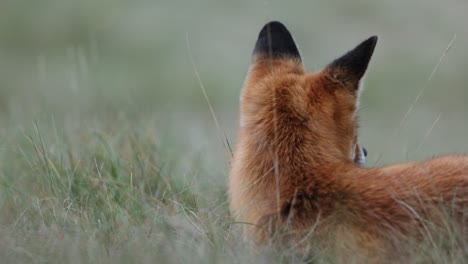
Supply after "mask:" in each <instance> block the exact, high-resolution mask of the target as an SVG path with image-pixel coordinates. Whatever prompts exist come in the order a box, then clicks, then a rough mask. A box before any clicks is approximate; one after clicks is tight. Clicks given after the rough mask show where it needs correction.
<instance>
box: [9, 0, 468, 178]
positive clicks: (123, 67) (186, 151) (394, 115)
mask: <svg viewBox="0 0 468 264" xmlns="http://www.w3.org/2000/svg"><path fill="white" fill-rule="evenodd" d="M467 14H468V2H466V1H462V0H447V1H443V2H442V1H436V0H424V1H423V0H414V1H406V0H393V1H346V2H344V1H341V2H337V1H294V2H289V1H273V0H271V1H264V0H262V1H252V0H248V1H247V0H239V1H214V0H199V1H180V0H175V1H162V0H155V1H154V0H153V1H149V0H137V1H123V0H112V1H111V0H82V1H72V0H42V1H23V0H2V1H1V2H0V131H1V134H2V136H3V138H4V139H6V140H7V141H8V139H9V138H13V137H15V135H16V134H18V133H20V131H22V129H23V128H29V127H32V126H33V125H32V124H33V123H34V122H37V123H38V124H39V126H41V127H43V129H44V131H45V132H44V133H49V132H50V131H52V130H50V131H49V132H48V130H47V127H50V126H52V125H53V126H57V127H59V128H60V129H59V130H63V131H65V132H67V131H71V132H70V133H71V134H69V135H75V134H73V131H83V130H86V131H94V130H100V131H105V132H106V133H108V134H112V133H114V132H115V133H116V131H123V130H124V129H129V128H130V129H131V128H132V127H144V128H146V130H145V129H143V130H145V131H146V132H145V133H148V134H150V135H154V137H157V138H158V144H159V145H160V147H161V148H164V149H165V150H164V153H165V155H164V159H166V160H167V162H170V163H174V164H177V165H176V167H177V168H179V169H180V170H181V171H182V172H183V171H184V170H193V168H194V160H196V159H197V158H196V157H200V159H202V158H203V159H204V160H206V162H207V163H206V166H207V167H208V168H210V169H212V172H211V173H212V174H213V175H218V183H219V184H220V185H222V184H224V182H225V179H226V177H227V171H228V162H227V160H226V156H225V155H224V149H223V144H222V140H221V138H222V135H221V136H220V134H222V132H220V131H219V130H218V129H217V127H216V125H215V122H214V120H213V118H212V115H211V113H210V110H209V106H208V104H207V102H206V100H205V98H204V96H203V92H202V89H201V84H200V82H199V81H198V79H197V76H196V72H198V73H199V76H200V79H201V83H202V85H203V86H204V88H205V89H206V93H207V95H208V97H209V100H210V102H211V104H212V106H213V108H214V110H215V112H216V115H217V118H218V119H219V122H220V124H221V126H222V127H223V128H224V129H225V130H226V134H227V138H228V139H229V141H230V142H231V145H234V144H235V139H236V131H237V127H238V99H239V93H240V89H241V86H242V83H243V79H244V77H245V74H246V71H247V68H248V66H249V62H250V55H251V51H252V49H253V45H254V43H255V40H256V37H257V34H258V32H259V30H260V29H261V27H262V26H263V24H264V23H266V22H268V21H270V20H280V21H282V22H283V23H285V24H286V25H287V26H288V28H289V29H290V31H291V32H292V33H293V35H294V37H295V39H296V41H297V44H298V46H299V48H300V50H301V52H302V55H303V59H304V63H305V65H306V68H307V69H308V70H312V71H313V70H320V69H321V68H322V67H323V66H325V65H326V64H327V63H329V62H330V61H332V60H333V59H334V58H336V57H338V56H340V55H341V54H343V53H344V52H346V51H347V50H349V49H351V48H353V47H354V46H355V45H357V44H358V43H359V42H360V41H362V40H364V39H365V38H367V37H369V36H371V35H374V34H375V35H378V36H379V37H380V39H379V43H378V46H377V49H376V53H375V55H374V57H373V61H372V63H371V66H370V69H369V71H368V74H367V77H366V81H365V90H364V92H363V94H362V97H361V105H360V108H361V109H360V120H361V126H360V141H361V143H362V144H363V145H365V146H366V147H367V149H368V150H369V157H368V162H367V166H370V167H371V166H374V165H376V164H377V165H383V164H388V163H391V162H396V161H405V160H419V159H423V158H430V157H432V156H436V155H441V154H444V153H451V152H455V153H463V152H465V153H466V152H468V137H467V135H468V122H467V121H468V120H467V114H468V109H467V107H466V105H467V102H468V84H467V83H468V74H467V70H466V69H467V68H468V27H467V25H468V15H467ZM455 35H456V38H455V39H454V36H455ZM453 39H454V41H453V45H451V49H450V50H449V51H448V52H447V53H446V54H444V52H445V51H446V50H447V48H448V46H449V43H450V42H451V41H452V40H453ZM191 57H192V58H193V63H192V59H191ZM441 58H442V61H441V63H440V65H439V67H438V68H437V70H436V72H435V73H434V74H433V76H432V78H431V79H430V80H429V77H430V76H431V73H432V72H433V70H434V68H435V67H436V65H438V64H439V61H440V59H441ZM418 94H419V96H418ZM415 102H416V103H415ZM221 130H222V129H221ZM50 133H52V132H50ZM194 157H195V158H194ZM219 175H224V177H219ZM213 177H214V178H216V176H213Z"/></svg>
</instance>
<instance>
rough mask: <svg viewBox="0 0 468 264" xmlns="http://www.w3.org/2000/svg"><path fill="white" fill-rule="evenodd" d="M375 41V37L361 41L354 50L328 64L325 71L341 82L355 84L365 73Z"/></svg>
mask: <svg viewBox="0 0 468 264" xmlns="http://www.w3.org/2000/svg"><path fill="white" fill-rule="evenodd" d="M377 39H378V37H377V36H372V37H370V38H369V39H367V40H365V41H363V42H362V43H361V44H359V45H358V46H357V47H356V48H354V49H353V50H351V51H349V52H347V53H346V54H345V55H343V56H341V57H340V58H338V59H336V60H334V61H333V62H332V63H330V64H329V65H328V66H327V68H326V70H328V71H330V72H331V73H332V74H333V77H334V78H336V79H338V80H339V81H341V82H355V83H356V84H357V83H358V82H359V80H360V79H361V78H362V76H364V73H366V70H367V66H368V65H369V61H370V59H371V57H372V54H373V53H374V49H375V45H376V44H377ZM356 89H357V86H356Z"/></svg>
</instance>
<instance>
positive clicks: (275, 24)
mask: <svg viewBox="0 0 468 264" xmlns="http://www.w3.org/2000/svg"><path fill="white" fill-rule="evenodd" d="M267 30H271V31H275V32H288V33H289V31H288V29H287V28H286V26H285V25H284V24H283V23H281V22H279V21H270V22H268V23H266V24H265V26H263V28H262V30H261V31H260V32H266V31H267ZM260 34H261V33H260Z"/></svg>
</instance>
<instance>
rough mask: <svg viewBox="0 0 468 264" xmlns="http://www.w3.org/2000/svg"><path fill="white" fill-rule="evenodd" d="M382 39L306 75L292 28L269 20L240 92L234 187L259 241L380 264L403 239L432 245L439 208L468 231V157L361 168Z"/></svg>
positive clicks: (238, 211) (239, 216)
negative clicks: (360, 119) (364, 115)
mask: <svg viewBox="0 0 468 264" xmlns="http://www.w3.org/2000/svg"><path fill="white" fill-rule="evenodd" d="M376 43H377V37H371V38H370V39H368V40H366V41H364V42H363V43H361V44H360V45H359V46H357V47H356V48H355V49H354V50H351V51H349V52H348V53H347V54H345V55H344V56H342V57H340V58H338V59H336V60H335V61H333V62H332V63H330V64H329V65H328V66H326V67H325V68H324V69H323V70H321V71H319V72H306V71H305V70H304V67H303V65H302V62H301V58H300V55H299V52H298V49H297V47H296V46H295V43H294V41H293V39H292V37H291V35H290V33H289V31H288V30H287V29H286V27H284V25H282V24H281V23H279V22H270V23H268V24H267V25H265V27H264V28H263V29H262V31H261V32H260V35H259V38H258V40H257V45H256V47H255V50H254V54H253V58H252V64H251V66H250V69H249V71H248V74H247V77H246V80H245V83H244V87H243V89H242V93H241V101H240V128H239V132H238V139H237V145H236V149H235V152H234V159H233V163H232V170H231V173H230V179H229V190H228V194H229V199H230V210H231V212H232V214H233V215H234V217H235V218H236V220H237V221H239V222H243V223H245V225H244V226H245V228H244V232H245V234H246V235H247V236H248V237H250V238H252V239H253V240H254V241H256V242H257V243H258V244H260V245H264V244H271V243H274V244H282V245H284V244H288V245H293V246H294V247H296V248H298V250H299V251H301V250H305V249H307V248H308V246H307V244H308V243H310V242H311V241H313V242H314V243H315V244H316V245H319V248H320V249H325V248H328V249H333V250H336V251H337V252H340V254H341V255H343V256H358V257H363V258H365V259H367V260H370V259H374V260H378V259H380V260H382V258H381V257H382V256H387V257H388V256H392V255H395V254H396V253H395V249H396V248H398V243H399V242H401V241H402V239H403V240H404V239H406V238H411V239H415V241H418V240H422V239H424V238H425V235H426V233H425V231H427V230H426V225H427V222H426V220H430V221H433V222H435V223H441V224H442V223H443V222H444V220H443V219H445V218H444V212H442V210H440V208H441V207H443V208H447V209H448V210H446V211H448V214H449V215H450V216H453V219H455V222H456V223H457V226H459V227H460V228H461V229H460V230H462V231H461V232H462V233H463V232H466V227H467V225H466V224H467V223H466V220H465V218H466V208H467V206H468V157H467V156H456V155H454V156H445V157H440V158H434V159H431V160H427V161H424V162H418V163H405V164H395V165H391V166H386V167H380V168H364V167H362V166H361V165H362V164H363V158H364V154H365V150H363V148H361V147H360V145H359V144H358V142H357V139H358V135H357V114H356V110H357V105H358V99H359V87H360V80H361V78H362V77H363V75H364V73H365V71H366V69H367V67H368V64H369V61H370V59H371V56H372V53H373V51H374V48H375V45H376ZM463 235H465V233H463ZM377 262H378V261H377Z"/></svg>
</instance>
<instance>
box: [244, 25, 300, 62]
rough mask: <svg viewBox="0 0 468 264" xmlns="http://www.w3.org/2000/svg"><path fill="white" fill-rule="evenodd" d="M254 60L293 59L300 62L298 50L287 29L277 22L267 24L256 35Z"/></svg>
mask: <svg viewBox="0 0 468 264" xmlns="http://www.w3.org/2000/svg"><path fill="white" fill-rule="evenodd" d="M253 56H254V58H256V57H261V58H267V59H279V58H293V59H297V60H298V61H300V60H301V56H300V54H299V50H298V49H297V47H296V44H295V43H294V40H293V38H292V36H291V33H289V31H288V29H287V28H286V27H285V26H284V25H283V24H282V23H281V22H278V21H272V22H269V23H267V24H266V25H265V26H264V27H263V28H262V30H261V31H260V34H259V35H258V39H257V43H256V44H255V49H254V52H253Z"/></svg>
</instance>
